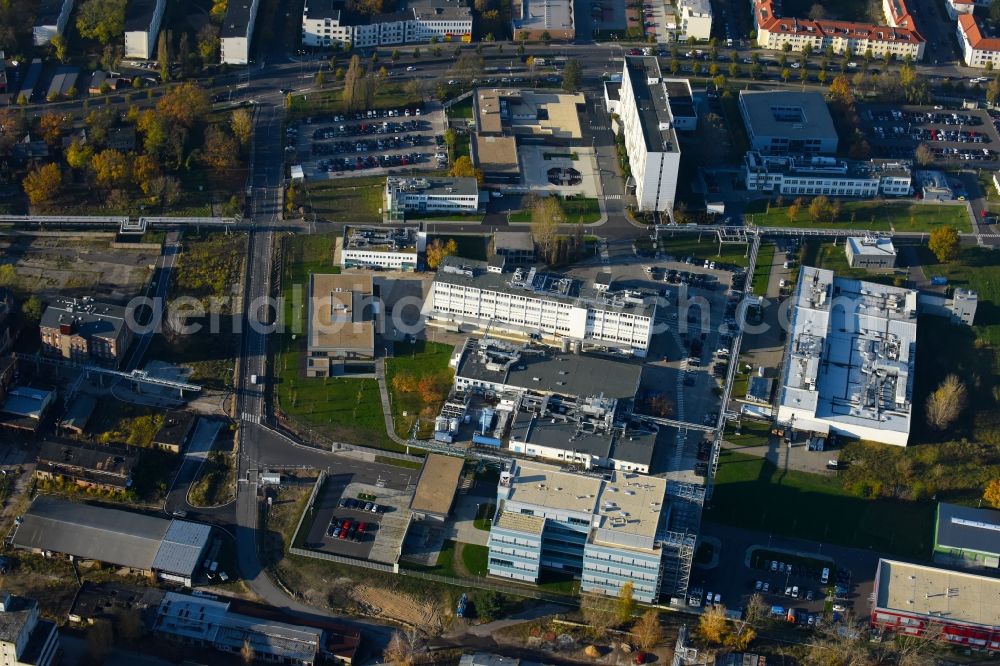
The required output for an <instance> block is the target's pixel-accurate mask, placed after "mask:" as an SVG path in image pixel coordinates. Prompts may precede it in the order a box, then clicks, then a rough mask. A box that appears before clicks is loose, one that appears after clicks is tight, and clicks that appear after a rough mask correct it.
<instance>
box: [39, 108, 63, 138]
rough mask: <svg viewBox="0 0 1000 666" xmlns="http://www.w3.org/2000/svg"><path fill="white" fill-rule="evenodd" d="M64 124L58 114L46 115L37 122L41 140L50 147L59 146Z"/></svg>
mask: <svg viewBox="0 0 1000 666" xmlns="http://www.w3.org/2000/svg"><path fill="white" fill-rule="evenodd" d="M65 128H66V122H65V121H64V120H63V117H62V116H61V115H59V114H58V113H46V114H43V115H42V117H41V118H40V119H39V121H38V131H39V132H41V134H42V140H44V141H45V143H47V144H49V145H50V146H56V145H59V141H60V140H61V139H62V133H63V130H64V129H65Z"/></svg>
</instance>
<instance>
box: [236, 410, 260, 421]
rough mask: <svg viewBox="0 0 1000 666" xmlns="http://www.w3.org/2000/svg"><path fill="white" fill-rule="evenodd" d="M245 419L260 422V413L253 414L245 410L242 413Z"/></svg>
mask: <svg viewBox="0 0 1000 666" xmlns="http://www.w3.org/2000/svg"><path fill="white" fill-rule="evenodd" d="M240 416H241V417H242V419H243V420H244V421H247V422H248V423H260V414H251V413H250V412H243V414H241V415H240Z"/></svg>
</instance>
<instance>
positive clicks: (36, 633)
mask: <svg viewBox="0 0 1000 666" xmlns="http://www.w3.org/2000/svg"><path fill="white" fill-rule="evenodd" d="M58 654H59V634H58V632H56V624H55V622H52V621H51V620H45V619H42V618H41V617H39V614H38V602H37V601H35V600H34V599H27V598H25V597H16V596H14V595H12V594H11V593H10V592H0V664H3V665H4V666H49V665H50V664H54V663H57V655H58Z"/></svg>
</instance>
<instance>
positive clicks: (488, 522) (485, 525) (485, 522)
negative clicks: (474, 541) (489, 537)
mask: <svg viewBox="0 0 1000 666" xmlns="http://www.w3.org/2000/svg"><path fill="white" fill-rule="evenodd" d="M496 510H497V507H496V505H495V504H481V505H480V506H479V511H477V512H476V518H475V520H474V521H473V525H475V527H476V529H477V530H483V531H484V532H489V531H490V528H491V527H492V526H493V515H494V514H495V513H496Z"/></svg>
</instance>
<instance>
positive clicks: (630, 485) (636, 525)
mask: <svg viewBox="0 0 1000 666" xmlns="http://www.w3.org/2000/svg"><path fill="white" fill-rule="evenodd" d="M666 493H667V481H666V479H661V478H658V477H655V476H645V475H643V474H635V473H631V472H622V471H619V470H615V471H613V472H611V479H610V480H609V481H604V482H603V485H602V488H601V494H600V496H599V497H598V502H597V510H598V512H599V515H600V524H599V525H598V526H597V529H595V530H594V533H593V535H592V537H591V539H592V541H593V542H594V543H597V544H604V545H613V546H622V547H625V548H634V549H639V550H653V548H654V544H655V542H656V534H657V530H658V529H659V525H660V516H661V513H662V512H663V502H664V497H665V496H666Z"/></svg>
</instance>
